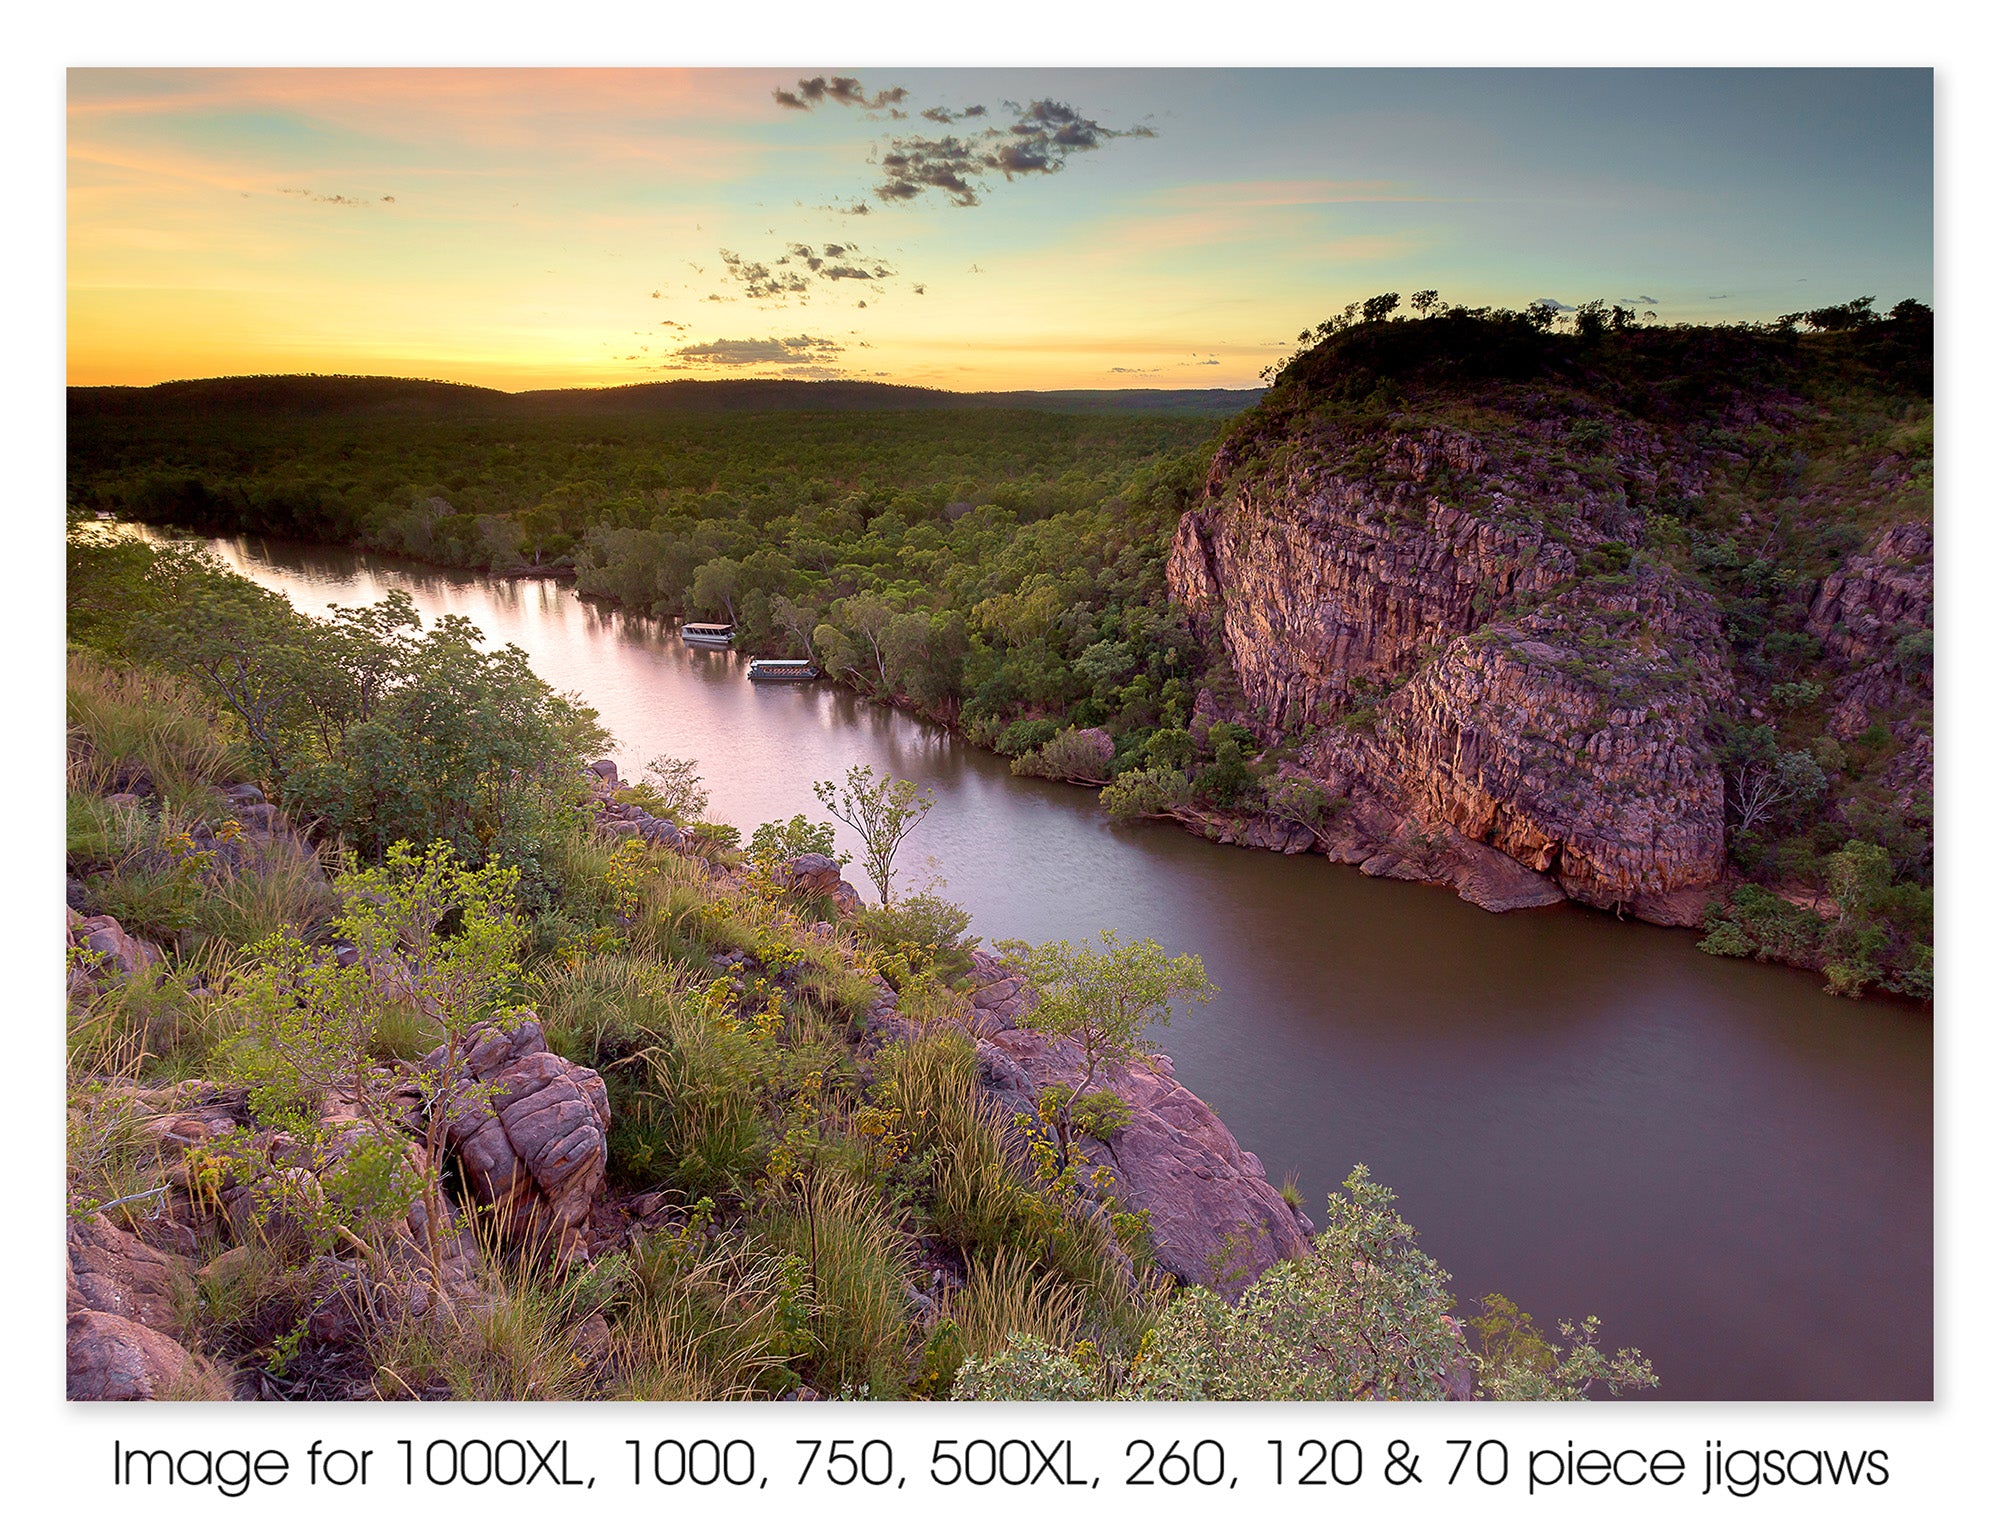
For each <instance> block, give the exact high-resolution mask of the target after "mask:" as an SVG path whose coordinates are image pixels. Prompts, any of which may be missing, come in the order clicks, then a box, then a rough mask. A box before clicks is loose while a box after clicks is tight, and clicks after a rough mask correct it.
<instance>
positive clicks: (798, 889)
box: [778, 851, 861, 915]
mask: <svg viewBox="0 0 2000 1531" xmlns="http://www.w3.org/2000/svg"><path fill="white" fill-rule="evenodd" d="M778 881H779V882H780V883H782V884H783V885H784V887H785V889H786V891H787V892H791V893H805V894H821V893H823V894H825V895H826V896H827V897H828V898H831V899H832V900H833V907H834V908H835V909H836V910H838V911H839V912H840V913H841V914H843V915H848V914H852V913H854V912H855V910H857V909H859V908H860V907H861V894H860V892H859V891H858V890H857V889H856V888H855V886H854V884H853V883H851V882H848V881H847V880H846V879H844V878H843V877H842V876H841V875H840V863H839V862H838V861H835V860H834V859H833V858H832V857H831V856H822V855H820V854H819V853H818V852H817V851H807V852H805V853H804V854H803V855H798V856H794V857H792V858H791V860H789V861H787V862H786V863H785V864H784V865H783V866H781V867H779V868H778Z"/></svg>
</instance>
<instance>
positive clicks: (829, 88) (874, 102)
mask: <svg viewBox="0 0 2000 1531" xmlns="http://www.w3.org/2000/svg"><path fill="white" fill-rule="evenodd" d="M909 95H910V93H909V92H908V91H907V90H905V89H903V87H902V86H900V85H892V86H890V87H889V88H888V89H887V90H878V91H876V92H875V94H874V95H872V96H871V95H869V94H868V91H867V89H866V88H865V87H864V86H863V85H862V83H861V82H860V81H859V80H857V79H855V78H854V76H852V75H848V74H837V75H835V76H834V77H833V78H832V79H830V80H829V79H828V78H827V77H826V76H825V75H823V74H816V75H814V76H813V77H812V78H811V79H810V80H800V81H799V88H798V89H797V90H784V89H782V88H781V89H778V90H774V91H772V92H771V99H772V100H773V101H775V102H777V103H778V105H780V106H783V107H788V108H790V109H791V110H792V111H795V112H809V111H811V110H812V109H813V108H814V107H816V106H818V105H819V104H820V103H821V102H822V101H831V102H833V103H834V104H835V105H836V106H852V107H858V108H859V109H860V110H862V111H864V112H887V113H888V114H889V115H890V116H891V117H897V118H901V117H907V116H909V113H908V112H899V111H896V110H895V107H896V106H897V104H898V103H900V102H903V101H906V100H908V99H909Z"/></svg>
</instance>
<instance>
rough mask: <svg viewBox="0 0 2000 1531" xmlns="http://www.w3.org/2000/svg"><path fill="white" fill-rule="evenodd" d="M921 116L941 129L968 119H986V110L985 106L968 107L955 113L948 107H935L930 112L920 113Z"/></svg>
mask: <svg viewBox="0 0 2000 1531" xmlns="http://www.w3.org/2000/svg"><path fill="white" fill-rule="evenodd" d="M920 115H921V116H922V117H923V118H924V120H925V121H927V122H935V123H937V124H938V125H939V126H941V127H950V126H951V125H952V124H953V123H954V122H963V121H964V120H965V119H966V118H968V117H984V116H985V115H986V108H985V107H983V106H968V107H965V108H964V109H963V110H961V111H956V112H955V111H953V110H952V109H951V108H950V107H948V106H933V107H931V108H930V109H929V110H928V111H925V112H923V113H920Z"/></svg>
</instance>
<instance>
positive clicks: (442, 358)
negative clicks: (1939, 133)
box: [68, 68, 1931, 389]
mask: <svg viewBox="0 0 2000 1531" xmlns="http://www.w3.org/2000/svg"><path fill="white" fill-rule="evenodd" d="M1774 100H1775V101H1777V102H1778V103H1779V104H1780V106H1781V107H1783V108H1785V109H1786V110H1790V111H1792V112H1794V113H1795V114H1796V117H1797V119H1798V121H1799V123H1800V124H1801V125H1803V126H1804V127H1807V128H1810V129H1812V133H1811V135H1810V136H1811V142H1810V145H1809V146H1808V147H1801V135H1800V134H1799V133H1797V132H1794V131H1789V130H1787V131H1782V132H1781V131H1778V130H1777V129H1776V128H1774V127H1773V126H1772V124H1773V121H1774V120H1785V121H1789V120H1790V119H1784V117H1783V112H1782V111H1781V112H1778V113H1775V114H1774V112H1773V109H1772V102H1773V101H1774ZM1760 125H1761V126H1760ZM1669 130H1670V131H1671V135H1672V141H1673V142H1674V143H1675V144H1676V146H1677V148H1676V155H1675V159H1674V162H1673V163H1671V164H1665V165H1663V164H1662V163H1660V151H1659V144H1660V143H1661V142H1662V141H1663V134H1666V133H1667V132H1668V131H1669ZM1930 131H1931V123H1930V80H1929V75H1928V73H1927V72H1925V71H1908V70H1905V71H1752V70H1727V71H1679V72H1677V71H1623V72H1621V71H1508V70H1501V71H1472V72H1451V71H1391V70H1357V71H1256V70H1228V71H1183V70H1088V71H1086V70H1068V69H1054V70H1008V71H988V70H913V71H891V72H880V71H871V72H863V73H860V74H858V75H853V76H850V75H846V74H841V73H835V72H832V71H826V72H818V73H809V74H801V73H800V72H799V71H797V70H783V69H776V68H773V69H756V70H741V69H731V70H720V69H718V70H636V71H616V70H605V71H597V70H552V71H535V70H507V69H465V70H398V69H356V70H325V69H310V70H105V69H91V70H75V71H72V72H71V75H70V89H69V145H68V154H69V193H68V196H69V229H68V257H69V271H68V282H69V311H68V325H69V362H68V370H69V380H70V381H71V382H72V383H74V384H96V383H118V384H146V383H154V382H159V381H164V380H168V379H173V378H189V377H207V376H217V375H232V374H244V373H270V372H321V373H332V372H339V373H370V374H383V375H393V376H421V377H430V378H440V379H448V380H451V381H457V382H467V383H475V384H481V385H485V386H491V387H500V388H507V389H522V388H534V387H571V386H597V385H609V384H619V383H632V382H641V381H648V380H657V379H661V378H672V377H705V378H716V377H807V378H812V377H845V378H855V379H864V380H879V381H886V382H896V383H909V384H917V385H922V386H929V387H942V388H955V389H1003V388H1112V387H1151V388H1203V387H1234V388H1241V387H1252V386H1256V384H1257V382H1258V380H1259V379H1258V374H1259V373H1260V372H1261V371H1262V369H1263V368H1264V367H1265V366H1266V365H1268V364H1269V363H1270V362H1271V361H1273V360H1275V359H1277V358H1278V357H1279V356H1281V355H1283V354H1284V353H1285V352H1286V351H1287V350H1288V349H1289V348H1290V346H1291V344H1292V337H1293V336H1294V335H1295V334H1296V332H1297V331H1298V330H1299V329H1300V328H1301V327H1303V326H1305V325H1309V324H1311V323H1313V322H1316V321H1317V320H1318V319H1319V318H1322V317H1324V316H1325V315H1326V314H1327V313H1329V312H1333V311H1335V310H1337V309H1338V308H1340V307H1341V306H1342V305H1343V304H1345V303H1347V302H1349V301H1352V300H1354V299H1356V298H1359V297H1364V296H1367V295H1368V294H1370V293H1373V292H1378V291H1383V290H1401V291H1406V292H1407V291H1408V290H1410V289H1411V288H1414V287H1419V286H1430V287H1436V288H1439V289H1441V290H1443V291H1444V292H1445V294H1446V296H1447V297H1448V298H1449V299H1452V300H1454V301H1462V302H1468V303H1475V304H1478V303H1496V304H1506V305H1509V306H1520V305H1521V304H1524V303H1526V302H1529V301H1532V300H1534V299H1536V298H1541V297H1553V298H1556V299H1558V300H1561V301H1568V302H1576V301H1581V300H1583V299H1585V298H1590V297H1600V296H1601V297H1605V298H1612V299H1618V298H1630V297H1634V296H1637V295H1639V294H1642V293H1643V294H1644V295H1646V297H1647V300H1648V301H1647V306H1648V307H1651V308H1653V309H1655V310H1656V311H1657V312H1658V313H1659V315H1660V317H1661V318H1662V319H1663V320H1668V321H1672V320H1677V319H1693V320H1714V319H1733V318H1750V317H1764V316H1768V315H1769V314H1772V313H1776V312H1778V311H1781V310H1785V309H1792V308H1798V307H1802V306H1808V305H1810V304H1814V303H1822V302H1835V301H1841V300H1844V299H1846V298H1849V297H1852V296H1854V295H1855V294H1856V293H1859V292H1882V293H1885V294H1888V295H1889V296H1890V300H1891V301H1893V299H1894V298H1899V297H1904V296H1911V297H1916V298H1919V299H1922V300H1924V301H1929V299H1930V297H1931V276H1930V264H1931V248H1930V227H1931V216H1930Z"/></svg>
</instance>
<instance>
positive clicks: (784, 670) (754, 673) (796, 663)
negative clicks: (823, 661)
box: [750, 659, 819, 680]
mask: <svg viewBox="0 0 2000 1531" xmlns="http://www.w3.org/2000/svg"><path fill="white" fill-rule="evenodd" d="M750 678H751V679H752V680H818V679H819V666H818V665H816V664H814V663H813V662H812V661H811V660H810V659H753V660H751V661H750Z"/></svg>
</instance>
